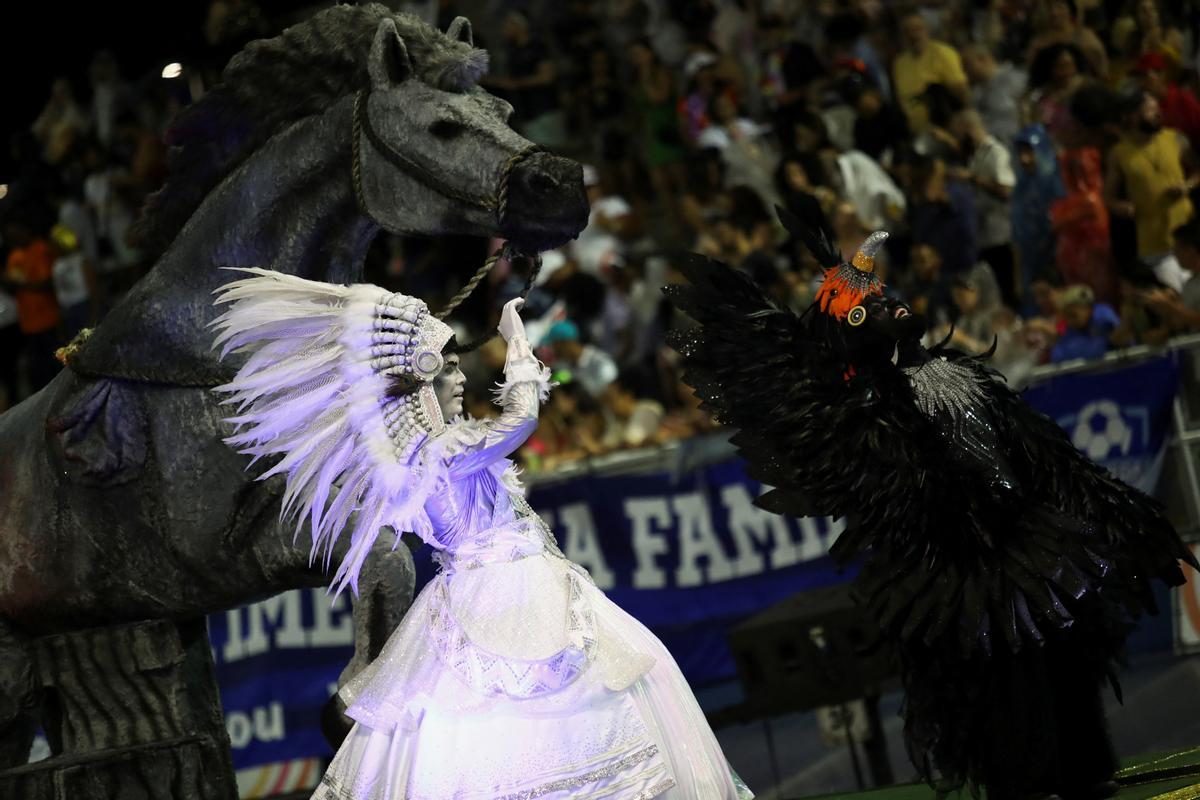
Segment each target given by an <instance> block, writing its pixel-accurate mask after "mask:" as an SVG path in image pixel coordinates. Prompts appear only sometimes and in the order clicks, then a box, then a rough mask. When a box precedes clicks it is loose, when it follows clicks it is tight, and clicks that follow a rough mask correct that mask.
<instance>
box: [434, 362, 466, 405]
mask: <svg viewBox="0 0 1200 800" xmlns="http://www.w3.org/2000/svg"><path fill="white" fill-rule="evenodd" d="M466 386H467V376H466V375H464V374H463V371H462V369H461V368H460V366H459V363H458V354H457V353H451V354H450V355H448V356H446V364H445V366H443V367H442V371H441V372H439V373H438V375H437V377H436V378H434V379H433V391H434V393H435V394H437V399H438V405H439V406H441V408H442V418H443V419H445V420H452V419H454V418H455V417H458V416H461V415H462V413H463V390H464V389H466Z"/></svg>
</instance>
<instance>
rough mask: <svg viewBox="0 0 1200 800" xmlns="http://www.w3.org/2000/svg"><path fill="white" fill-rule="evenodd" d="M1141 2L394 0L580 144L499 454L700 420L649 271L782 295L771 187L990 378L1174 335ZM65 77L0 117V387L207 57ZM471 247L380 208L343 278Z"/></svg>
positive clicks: (1157, 129) (407, 283)
mask: <svg viewBox="0 0 1200 800" xmlns="http://www.w3.org/2000/svg"><path fill="white" fill-rule="evenodd" d="M213 6H214V8H216V7H220V8H222V9H224V12H225V14H226V16H225V17H220V18H219V19H218V23H219V22H220V20H221V19H225V20H226V22H225V23H221V24H218V23H214V22H213V21H212V19H210V23H211V24H212V26H213V28H214V30H213V31H210V32H209V33H210V36H209V38H210V41H211V42H212V43H213V47H214V50H218V49H219V50H221V52H223V53H225V54H226V55H227V54H229V53H231V52H234V51H236V47H237V46H240V44H239V42H240V41H241V40H240V39H237V38H236V36H233V37H232V38H231V37H230V36H225V37H224V38H222V36H223V34H221V30H222V29H223V28H222V25H223V26H224V28H230V27H231V25H230V24H229V23H228V20H229V19H232V20H234V21H237V20H243V21H245V20H250V22H252V23H253V24H252V25H251V24H250V23H246V24H243V25H241V27H240V28H238V26H236V25H234V26H232V27H233V28H236V29H237V31H240V32H239V33H237V36H242V37H244V38H248V37H250V36H252V35H261V34H262V33H269V32H270V30H271V23H270V21H269V20H266V19H264V18H263V17H262V15H261V14H258V13H256V12H254V13H252V10H253V5H252V4H250V3H247V2H214V3H213ZM227 6H228V7H233V8H234V9H235V10H236V12H237V13H232V14H230V11H229V8H226V7H227ZM468 6H469V7H468ZM477 6H482V8H480V7H477ZM1167 6H1168V4H1165V3H1160V2H1156V0H1132V1H1129V0H1078V2H1074V1H1073V0H991V2H965V0H963V1H956V0H925V1H924V2H920V3H918V4H913V5H904V4H900V3H889V2H881V1H880V0H855V2H847V3H832V2H822V1H820V0H812V1H811V2H791V1H790V0H597V1H596V2H587V1H586V0H568V2H563V3H549V2H531V3H529V4H527V5H518V4H509V3H505V4H498V3H492V4H481V3H476V4H471V3H468V2H463V3H455V2H453V1H452V0H451V1H450V2H447V1H446V0H443V1H442V2H439V3H434V4H428V3H426V4H421V5H419V6H416V8H415V10H417V11H423V12H425V13H428V14H429V15H430V17H431V18H433V17H436V21H437V23H438V24H439V25H440V26H441V27H443V28H444V27H445V25H446V24H447V23H448V22H449V20H450V19H452V18H453V17H454V16H455V15H456V14H457V13H468V12H469V13H470V15H471V16H472V19H473V23H474V25H473V28H474V31H475V38H476V44H478V45H480V46H483V47H486V48H487V49H489V50H490V52H491V54H492V69H491V72H490V75H489V76H488V77H487V78H486V79H485V81H484V85H485V86H486V87H487V88H488V89H489V90H490V91H492V92H495V93H497V94H500V95H503V96H505V97H506V98H507V99H509V100H510V101H511V102H512V104H513V105H514V107H515V114H514V117H513V120H512V123H513V125H514V127H516V128H517V129H518V130H520V131H521V132H522V133H523V134H524V135H526V136H527V137H528V138H530V139H532V140H533V141H535V142H537V143H539V144H542V145H544V146H546V147H548V148H550V149H553V150H556V151H559V152H563V153H565V154H567V155H570V156H572V157H575V158H578V159H579V160H580V161H582V162H584V163H585V164H586V167H585V183H586V184H587V190H588V194H589V198H590V200H591V204H592V205H591V208H592V211H591V217H590V219H589V224H588V227H587V229H586V230H585V231H584V232H583V234H582V235H581V236H580V237H579V238H578V239H577V240H576V241H574V242H572V243H570V244H569V245H568V246H566V247H564V248H562V249H560V250H558V251H553V252H550V253H546V254H544V256H543V259H542V265H541V268H540V270H539V272H538V273H537V275H536V277H535V279H534V280H533V281H532V284H533V285H532V289H531V290H530V292H529V297H528V300H527V308H526V312H525V316H526V318H527V320H528V323H527V326H528V328H529V330H530V332H531V336H533V337H535V338H536V341H535V342H534V344H535V345H536V346H537V347H538V348H539V353H540V355H541V357H542V358H543V360H544V361H546V363H548V364H550V365H551V366H552V368H553V370H554V372H555V375H556V378H557V379H558V380H559V382H560V384H561V386H560V388H559V390H558V391H557V392H556V393H555V394H554V395H553V399H552V400H551V401H550V403H549V405H548V406H547V408H546V409H545V414H544V417H543V420H542V424H541V427H540V428H539V431H538V433H537V434H536V435H535V437H534V438H533V439H532V440H531V441H530V442H529V444H528V445H527V447H526V449H525V453H524V459H525V461H526V464H527V465H528V466H530V467H533V468H535V469H536V468H540V469H550V468H553V467H554V466H555V465H556V464H559V463H562V462H563V461H565V460H571V459H575V458H579V457H582V456H589V455H598V454H602V453H606V452H610V451H612V450H614V449H620V448H625V447H631V446H640V445H645V444H651V443H656V442H661V441H664V440H666V439H669V438H675V437H683V436H689V435H692V434H694V433H696V432H698V431H701V430H704V429H706V428H709V427H711V426H712V425H713V423H712V421H711V420H710V419H709V418H708V417H707V416H706V415H705V414H704V413H703V411H702V410H700V409H699V408H698V407H697V404H696V401H695V399H694V398H693V397H692V395H691V393H690V391H688V390H687V388H686V386H685V385H684V384H683V382H682V380H681V376H680V375H679V371H678V368H677V359H676V357H675V356H674V354H673V353H672V352H671V351H670V350H669V348H667V347H665V345H664V336H665V333H666V331H668V330H670V329H671V328H673V327H675V326H678V325H682V324H685V322H684V321H683V320H681V319H679V318H678V316H677V314H676V313H675V312H674V311H673V310H672V309H671V308H670V307H669V305H667V304H666V303H664V302H663V299H662V296H661V293H660V291H659V289H660V287H661V286H662V285H664V284H667V283H670V282H672V281H673V280H675V279H677V277H678V275H677V273H675V272H674V269H673V261H674V258H675V257H676V254H678V253H679V252H681V251H687V250H691V251H696V252H700V253H704V254H707V255H710V256H712V257H714V258H718V259H720V260H722V261H724V262H726V263H728V264H729V265H730V266H731V268H733V269H740V270H744V271H745V272H747V273H749V274H750V275H751V276H753V277H754V279H755V280H757V281H758V282H759V283H760V284H761V285H763V286H764V287H765V288H767V289H768V290H769V291H770V293H771V294H772V295H773V296H774V297H775V298H776V299H777V300H778V301H779V302H780V303H782V304H784V305H787V306H790V307H792V308H794V309H796V310H802V309H804V308H805V307H806V306H807V305H808V304H809V303H810V302H811V300H812V297H813V295H814V292H815V289H816V286H817V285H818V283H819V281H820V279H821V273H820V270H819V269H818V268H817V265H816V264H815V263H814V262H813V261H812V259H811V257H810V256H809V255H808V254H807V253H806V252H805V251H804V248H803V247H802V246H800V245H799V243H798V242H796V241H793V240H790V239H789V238H788V236H787V234H786V232H785V231H784V230H783V229H782V227H781V226H780V225H779V224H778V222H777V220H776V219H775V214H774V213H773V207H774V206H775V205H776V204H778V205H781V206H783V207H786V208H791V209H794V210H798V209H799V208H801V207H803V206H806V204H809V203H811V202H812V199H813V198H815V199H816V201H817V202H818V203H819V204H820V206H821V207H822V208H823V210H824V212H825V214H826V216H827V217H828V219H829V221H830V224H831V226H832V228H833V231H834V234H835V236H836V239H837V242H838V244H839V246H840V248H841V249H842V251H843V253H845V254H847V255H849V254H850V253H852V252H853V251H854V250H855V249H856V248H857V246H858V244H859V242H860V241H861V240H862V239H863V238H864V237H865V236H866V235H867V234H869V233H870V232H871V231H873V230H886V231H888V232H889V234H890V237H889V239H888V241H887V244H886V249H885V251H884V252H882V253H881V254H880V256H879V257H878V258H877V259H876V265H877V267H876V269H877V271H878V272H880V273H881V275H882V276H883V277H884V279H885V280H886V281H887V282H888V284H889V287H890V289H889V290H890V291H893V292H895V293H896V294H897V295H898V296H900V297H902V298H903V299H904V300H906V301H907V302H909V303H910V304H911V305H912V306H913V308H914V309H915V310H916V311H917V312H919V313H921V314H924V315H925V316H926V317H927V319H928V321H929V324H930V337H931V340H941V339H943V338H945V337H950V339H951V341H952V342H953V344H954V345H955V346H957V347H959V348H961V349H964V350H967V351H970V352H983V351H986V350H989V349H991V348H993V346H994V347H995V354H994V356H993V362H994V364H995V365H996V366H997V367H998V368H999V369H1000V370H1001V371H1003V372H1007V373H1009V376H1010V378H1011V379H1013V380H1015V381H1018V382H1019V381H1020V380H1021V377H1022V376H1023V375H1026V374H1028V371H1029V369H1030V368H1031V367H1032V366H1034V365H1036V364H1039V363H1046V362H1056V361H1063V360H1069V359H1074V358H1094V357H1097V356H1100V355H1103V354H1104V353H1105V352H1106V351H1107V350H1109V349H1110V348H1114V347H1125V346H1130V345H1135V344H1159V343H1162V342H1164V341H1166V340H1167V339H1168V338H1170V337H1171V336H1173V335H1177V334H1180V333H1184V332H1189V331H1198V330H1200V221H1197V220H1196V219H1195V218H1193V205H1194V201H1195V199H1200V198H1196V197H1195V194H1196V188H1197V185H1198V183H1200V181H1198V172H1197V166H1198V164H1197V162H1196V161H1195V154H1196V153H1197V152H1198V151H1197V150H1196V149H1195V148H1196V147H1198V146H1200V101H1198V100H1197V97H1196V93H1195V90H1196V84H1197V73H1196V63H1197V62H1196V54H1197V47H1198V46H1200V11H1197V10H1195V9H1192V10H1190V11H1188V13H1187V15H1186V16H1178V17H1172V16H1170V13H1175V12H1176V11H1177V9H1169V8H1168V7H1167ZM1188 8H1189V9H1191V8H1192V7H1191V6H1190V5H1189V6H1188ZM243 29H244V30H243ZM81 77H83V76H70V79H67V78H64V79H62V80H60V81H57V82H55V84H54V86H53V89H52V92H51V96H50V98H49V100H48V102H47V104H46V107H45V109H44V110H43V111H42V113H41V114H40V115H39V116H38V117H37V119H36V120H34V121H33V122H32V124H31V125H30V126H29V128H28V130H27V132H25V133H23V134H22V135H20V136H18V137H16V139H14V141H13V142H12V147H13V154H14V162H15V163H18V164H21V165H22V170H23V172H22V173H21V174H19V175H15V176H9V177H8V185H9V187H11V188H10V192H9V194H10V196H9V197H8V198H6V199H5V201H4V204H5V206H6V207H5V209H4V229H3V248H4V251H5V253H6V258H7V262H6V263H7V268H6V270H5V271H4V273H3V275H4V278H3V282H2V283H0V409H2V408H4V404H5V403H6V402H7V403H12V402H14V401H15V400H16V399H19V398H20V397H21V396H23V395H24V394H25V393H28V392H29V391H32V390H34V389H36V388H37V387H38V386H40V385H42V384H43V383H45V381H46V380H48V379H49V377H51V376H52V375H53V373H54V370H55V369H56V367H57V364H56V363H55V362H54V361H53V358H52V353H53V350H54V348H55V347H57V346H59V345H61V344H62V343H63V342H65V341H66V340H68V339H69V338H70V337H71V336H72V335H74V334H75V333H76V332H77V331H78V330H79V329H80V328H82V327H84V326H86V325H90V324H94V323H96V322H97V321H98V320H99V319H100V317H101V316H102V315H103V313H104V311H105V309H107V308H109V307H111V304H112V302H114V301H115V299H116V298H117V297H119V295H120V293H121V292H122V291H124V290H125V289H127V288H128V286H129V285H130V284H131V283H132V282H133V281H134V280H136V278H137V277H138V276H139V275H140V274H142V272H144V270H146V269H148V268H149V267H150V266H151V265H150V264H148V263H145V262H146V261H147V259H144V258H143V257H142V256H141V254H140V253H139V251H138V249H137V247H136V243H134V242H131V241H130V240H129V239H128V238H127V236H126V232H127V230H128V228H129V226H130V224H131V222H132V221H133V220H134V218H135V216H136V214H137V210H138V208H139V206H140V203H141V201H142V199H143V198H144V197H145V195H146V194H147V193H148V192H149V191H152V190H153V189H154V188H155V187H156V186H157V185H158V184H159V183H160V182H161V180H162V178H163V172H164V157H165V151H164V149H163V146H162V144H161V142H162V133H163V131H164V130H165V127H166V125H167V123H168V121H169V119H170V117H171V116H172V114H173V113H174V112H175V111H176V110H177V109H178V108H179V107H180V106H181V105H182V104H183V103H186V102H188V100H189V98H190V97H191V96H192V95H193V94H194V93H195V92H196V91H197V90H198V87H199V88H202V87H203V84H204V81H203V80H200V81H196V80H192V81H190V82H179V81H176V82H174V83H172V82H171V81H166V80H163V79H161V78H158V76H157V75H155V76H152V78H153V79H151V80H142V81H130V80H126V79H124V78H123V77H122V75H121V73H120V70H119V68H118V66H117V61H116V59H115V58H114V57H113V55H112V54H110V53H106V52H101V53H99V54H98V55H97V56H96V57H95V59H94V61H93V63H92V66H91V69H90V70H89V72H88V74H87V76H86V81H84V80H79V81H78V84H76V83H72V80H75V79H77V78H81ZM208 80H209V81H211V76H208ZM495 245H496V243H494V242H493V243H464V242H462V241H457V240H449V241H447V242H440V243H433V244H430V243H425V242H415V241H409V240H403V239H399V238H397V237H391V236H387V235H383V236H381V237H380V238H379V240H378V241H377V243H376V245H375V246H374V247H373V249H372V255H371V257H370V258H369V259H368V265H367V279H369V280H373V281H375V282H379V283H382V284H385V285H388V286H390V287H393V288H398V289H405V290H408V291H413V292H415V293H420V294H422V296H426V297H431V298H444V297H446V296H448V295H449V294H451V293H453V291H454V290H455V289H457V288H458V286H461V284H462V281H463V279H464V277H465V276H468V275H470V274H471V272H473V271H474V269H475V268H476V267H477V266H478V264H479V263H480V262H481V261H482V260H483V258H484V257H485V256H486V255H487V252H488V249H487V248H489V247H495ZM528 269H529V265H526V264H521V263H515V264H508V263H506V262H501V264H500V265H499V266H498V267H497V269H496V270H494V271H493V273H492V274H491V275H490V276H489V279H488V280H487V281H486V282H485V283H484V284H483V286H482V287H481V289H480V290H479V291H478V292H477V294H476V296H475V297H473V298H472V299H471V301H469V302H468V303H467V304H466V305H465V306H464V309H465V311H466V313H465V314H464V315H463V316H462V321H461V322H460V323H458V324H460V325H462V327H463V331H462V335H463V337H469V336H471V335H475V334H478V333H479V332H481V331H483V330H484V329H486V327H487V326H488V325H489V324H491V322H492V321H494V319H495V318H496V315H497V314H498V310H499V308H500V306H501V304H502V303H503V302H504V301H505V300H507V299H508V298H510V297H512V296H513V295H514V294H515V293H517V292H518V291H521V290H522V289H523V287H524V286H525V284H526V280H527V278H528ZM17 353H21V354H23V356H22V358H21V359H19V360H18V358H17ZM474 358H476V359H477V360H478V362H480V363H478V364H477V365H476V367H477V368H478V369H480V370H484V371H486V370H487V369H490V370H491V371H492V372H493V373H495V372H497V371H498V370H499V368H500V367H501V366H502V364H503V360H504V354H503V348H502V346H501V344H500V343H498V342H496V341H492V342H490V343H488V344H487V345H484V346H483V347H482V348H480V349H479V350H478V352H477V354H475V356H474ZM18 363H19V364H20V365H21V374H20V375H18V371H17V366H18ZM468 366H469V365H468ZM482 388H483V387H480V391H479V392H478V393H476V394H475V395H473V396H472V397H470V398H468V399H469V410H471V411H472V412H473V413H476V414H483V413H487V403H488V395H487V394H486V392H484V391H482Z"/></svg>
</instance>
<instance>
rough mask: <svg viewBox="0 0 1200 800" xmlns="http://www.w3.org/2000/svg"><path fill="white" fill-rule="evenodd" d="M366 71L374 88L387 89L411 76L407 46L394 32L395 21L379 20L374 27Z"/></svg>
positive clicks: (411, 68)
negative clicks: (376, 26) (373, 36)
mask: <svg viewBox="0 0 1200 800" xmlns="http://www.w3.org/2000/svg"><path fill="white" fill-rule="evenodd" d="M367 73H368V74H369V75H370V76H371V85H372V86H373V87H374V88H376V89H387V88H390V87H392V86H395V85H396V84H398V83H402V82H404V81H406V80H408V79H409V78H410V77H412V73H413V66H412V61H411V60H410V59H409V57H408V48H406V47H405V46H404V40H403V39H401V38H400V34H399V33H397V32H396V23H395V22H393V21H392V20H390V19H384V20H381V21H380V23H379V27H378V28H376V29H375V39H374V41H372V42H371V54H370V56H369V57H368V58H367Z"/></svg>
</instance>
